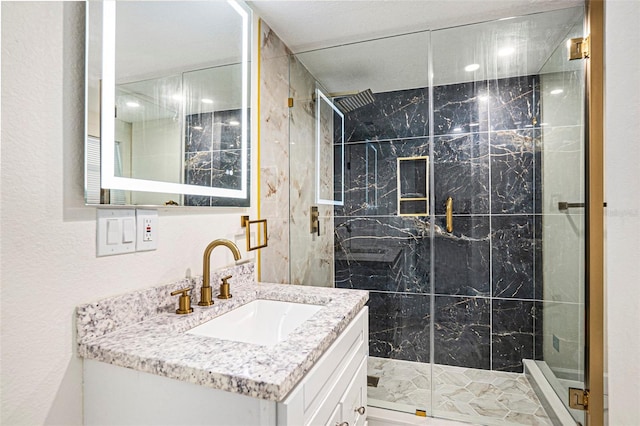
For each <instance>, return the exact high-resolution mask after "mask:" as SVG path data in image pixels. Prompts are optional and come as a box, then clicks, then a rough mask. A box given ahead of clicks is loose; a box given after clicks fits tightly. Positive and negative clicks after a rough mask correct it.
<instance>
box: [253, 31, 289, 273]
mask: <svg viewBox="0 0 640 426" xmlns="http://www.w3.org/2000/svg"><path fill="white" fill-rule="evenodd" d="M289 55H290V51H289V49H288V48H287V46H285V45H284V43H282V40H280V38H278V36H277V35H276V34H275V33H274V32H273V31H272V30H271V28H269V26H268V25H267V24H266V23H264V22H262V23H261V33H260V217H261V218H262V219H267V222H268V231H269V235H268V238H269V247H268V248H266V249H263V250H262V251H261V254H260V255H261V265H260V272H261V276H260V279H261V280H262V281H269V282H275V283H287V282H289V108H288V105H287V99H288V97H289Z"/></svg>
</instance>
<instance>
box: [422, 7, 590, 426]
mask: <svg viewBox="0 0 640 426" xmlns="http://www.w3.org/2000/svg"><path fill="white" fill-rule="evenodd" d="M505 18H506V17H505ZM582 19H583V13H582V8H574V9H566V10H559V11H554V12H548V13H541V14H535V15H529V16H524V17H516V18H510V19H505V20H499V21H494V22H487V23H482V24H476V25H468V26H463V27H456V28H450V29H444V30H439V31H434V32H433V35H432V42H433V45H432V52H433V57H432V59H433V129H434V134H433V167H434V188H433V189H434V198H435V200H434V204H435V210H436V212H435V213H436V218H435V232H434V235H433V247H434V275H433V280H434V289H435V290H434V291H435V294H436V296H435V301H434V316H433V319H434V330H435V333H434V342H433V345H434V358H433V361H434V363H435V364H434V376H435V377H434V384H435V385H434V389H433V391H434V393H433V398H434V399H433V407H434V414H435V415H436V416H441V417H447V418H452V419H457V420H463V421H468V422H478V423H483V424H490V423H491V422H495V421H498V419H499V421H501V422H506V423H507V424H521V423H519V422H521V421H523V420H525V419H528V420H525V421H527V422H529V421H530V422H537V421H540V422H544V421H549V419H548V418H547V417H546V414H545V412H544V410H543V409H542V405H541V403H540V401H539V399H538V397H537V396H536V395H535V393H534V392H533V390H532V388H531V386H530V383H529V382H528V381H527V380H525V376H523V374H522V373H523V370H524V369H525V368H526V369H530V368H533V367H534V366H535V365H536V363H541V364H543V365H544V366H545V367H548V370H550V371H554V368H555V371H554V373H555V376H556V379H557V378H558V374H559V373H562V374H568V375H571V377H572V378H574V379H575V380H576V381H579V380H581V378H582V373H583V357H584V353H583V348H582V345H583V336H582V333H583V332H582V324H581V322H580V321H581V319H580V318H582V314H583V309H582V302H583V300H582V299H583V288H584V282H583V279H584V276H583V273H582V269H583V258H584V252H583V248H584V243H583V237H584V233H583V230H584V227H583V226H584V224H583V216H582V213H583V212H582V210H580V209H577V210H575V209H574V210H571V211H570V212H559V211H558V201H568V202H584V198H583V192H581V191H583V189H584V173H583V166H582V162H583V157H582V155H583V147H584V139H583V136H582V135H583V134H584V128H583V124H584V123H583V121H582V117H583V110H582V104H583V99H582V93H583V91H584V82H583V81H582V64H581V63H580V61H578V63H575V64H574V63H569V62H568V61H567V57H566V48H565V45H566V41H567V38H568V35H570V34H573V33H575V32H580V30H579V29H578V27H579V26H580V25H581V23H582ZM558 90H563V92H560V91H558ZM559 95H560V96H559ZM448 197H451V198H452V199H453V224H454V226H453V232H446V230H445V229H446V228H445V217H444V214H445V202H446V199H447V198H448ZM549 379H552V378H549ZM549 381H550V382H551V380H549ZM557 392H558V395H559V396H561V397H562V399H564V400H565V401H566V394H567V390H566V387H564V386H558V389H557ZM579 421H582V420H579Z"/></svg>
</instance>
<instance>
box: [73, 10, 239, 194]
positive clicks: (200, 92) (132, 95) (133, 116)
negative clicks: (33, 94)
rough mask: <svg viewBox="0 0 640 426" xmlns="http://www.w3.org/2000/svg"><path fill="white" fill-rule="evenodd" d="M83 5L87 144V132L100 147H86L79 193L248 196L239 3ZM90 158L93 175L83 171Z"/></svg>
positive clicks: (88, 170)
mask: <svg viewBox="0 0 640 426" xmlns="http://www.w3.org/2000/svg"><path fill="white" fill-rule="evenodd" d="M88 9H89V11H88V13H89V34H88V39H89V63H88V79H87V80H88V99H89V101H88V114H87V119H88V123H87V124H88V126H87V128H88V131H89V135H90V136H93V140H91V139H92V138H88V139H90V140H88V141H87V152H89V151H92V152H95V146H93V147H92V146H90V145H91V144H92V143H93V144H95V139H97V140H98V141H99V144H100V154H99V156H98V157H99V160H97V159H96V158H95V157H96V156H95V155H93V156H90V155H87V175H88V176H87V188H86V189H87V191H86V192H87V202H88V203H93V202H96V199H98V200H99V202H101V203H111V204H134V205H140V204H144V205H187V206H248V205H249V195H248V194H249V191H248V186H249V182H248V181H249V179H248V165H249V155H248V145H249V119H248V98H249V78H248V77H249V76H248V71H249V68H248V58H249V47H248V40H249V37H248V32H249V20H248V17H249V13H250V12H249V10H248V9H247V8H246V7H244V6H243V5H239V4H238V3H236V2H235V1H229V2H218V1H186V2H172V1H167V2H165V1H161V2H155V1H131V2H129V1H128V2H115V1H104V2H89V3H88ZM100 53H101V54H102V61H100ZM101 62H102V63H101ZM96 97H99V98H101V101H100V102H95V98H96ZM96 104H97V105H98V106H99V111H98V112H96V111H95V109H96ZM110 111H114V112H115V113H114V114H111V113H110ZM96 120H98V121H99V123H98V124H96ZM96 161H99V163H100V167H99V170H100V176H99V179H97V178H96V177H95V176H93V177H92V176H89V174H90V173H93V174H95V173H96V172H95V170H96V169H97V167H96V164H90V163H92V162H93V163H95V162H96ZM95 182H100V187H96V185H95ZM91 184H93V185H91Z"/></svg>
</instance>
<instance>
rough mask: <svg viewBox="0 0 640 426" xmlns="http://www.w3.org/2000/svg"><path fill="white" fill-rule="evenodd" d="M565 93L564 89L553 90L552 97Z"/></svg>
mask: <svg viewBox="0 0 640 426" xmlns="http://www.w3.org/2000/svg"><path fill="white" fill-rule="evenodd" d="M562 92H564V90H562V89H553V90H552V91H551V92H549V93H551V94H552V95H559V94H560V93H562Z"/></svg>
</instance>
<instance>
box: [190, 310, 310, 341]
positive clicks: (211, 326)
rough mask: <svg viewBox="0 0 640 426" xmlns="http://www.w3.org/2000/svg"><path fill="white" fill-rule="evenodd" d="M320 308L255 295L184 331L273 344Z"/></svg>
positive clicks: (282, 338) (285, 336)
mask: <svg viewBox="0 0 640 426" xmlns="http://www.w3.org/2000/svg"><path fill="white" fill-rule="evenodd" d="M320 309H322V306H319V305H307V304H303V303H291V302H282V301H279V300H263V299H258V300H254V301H252V302H249V303H247V304H246V305H242V306H241V307H239V308H237V309H234V310H232V311H229V312H227V313H225V314H223V315H220V316H219V317H216V318H214V319H212V320H210V321H207V322H205V323H204V324H201V325H199V326H197V327H195V328H192V329H191V330H189V331H187V334H195V335H198V336H206V337H215V338H218V339H224V340H233V341H236V342H245V343H252V344H254V345H261V346H273V345H275V344H277V343H278V342H281V341H283V340H285V339H286V338H287V336H289V333H291V332H292V331H293V330H294V329H295V328H296V327H298V326H299V325H301V324H302V323H304V322H305V321H307V320H308V319H309V318H311V317H312V316H313V315H314V314H315V313H316V312H318V311H319V310H320Z"/></svg>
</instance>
